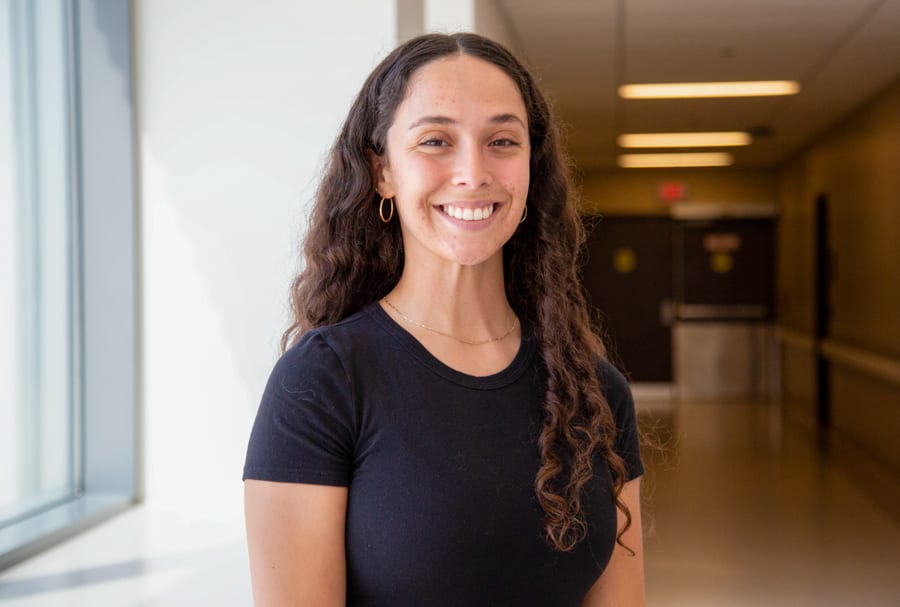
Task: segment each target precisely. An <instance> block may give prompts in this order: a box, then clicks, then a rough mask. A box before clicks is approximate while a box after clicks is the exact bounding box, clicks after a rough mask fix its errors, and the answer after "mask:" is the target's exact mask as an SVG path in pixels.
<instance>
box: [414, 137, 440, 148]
mask: <svg viewBox="0 0 900 607" xmlns="http://www.w3.org/2000/svg"><path fill="white" fill-rule="evenodd" d="M419 145H424V146H428V147H441V146H445V145H447V142H446V141H444V140H443V139H438V138H436V137H434V138H431V139H426V140H425V141H423V142H421V143H420V144H419Z"/></svg>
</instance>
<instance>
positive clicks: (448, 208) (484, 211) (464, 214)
mask: <svg viewBox="0 0 900 607" xmlns="http://www.w3.org/2000/svg"><path fill="white" fill-rule="evenodd" d="M441 208H442V210H443V211H444V213H446V214H447V215H449V216H450V217H453V218H455V219H462V220H463V221H482V220H484V219H487V218H488V217H490V216H491V214H492V213H493V212H494V205H493V204H489V205H488V206H486V207H482V208H479V209H470V208H462V207H455V206H453V205H451V204H446V205H444V206H443V207H441Z"/></svg>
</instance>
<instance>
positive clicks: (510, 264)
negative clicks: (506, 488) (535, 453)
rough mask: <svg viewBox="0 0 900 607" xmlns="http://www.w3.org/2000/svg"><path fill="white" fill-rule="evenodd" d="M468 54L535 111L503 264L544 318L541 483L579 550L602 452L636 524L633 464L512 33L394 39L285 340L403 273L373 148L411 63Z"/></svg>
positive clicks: (545, 118)
mask: <svg viewBox="0 0 900 607" xmlns="http://www.w3.org/2000/svg"><path fill="white" fill-rule="evenodd" d="M459 54H465V55H468V56H472V57H476V58H479V59H483V60H484V61H487V62H490V63H492V64H493V65H495V66H497V67H499V68H500V69H502V70H503V71H504V72H505V73H506V74H507V75H508V76H509V77H510V78H511V79H512V80H513V81H514V82H515V84H516V86H517V87H518V89H519V92H520V93H521V95H522V99H523V101H524V103H525V108H526V111H527V113H528V133H529V138H530V144H531V161H530V183H529V190H528V197H527V201H526V202H527V205H528V209H529V210H528V219H527V220H526V221H525V222H524V223H523V224H521V225H520V226H519V228H518V230H517V231H516V233H515V234H514V235H513V236H512V238H511V239H510V240H509V242H507V243H506V245H505V246H504V249H503V260H504V272H505V274H504V276H505V280H506V294H507V298H508V299H509V303H510V305H511V306H512V307H513V309H514V310H515V312H516V314H518V315H519V318H520V319H521V320H522V322H523V323H527V324H530V325H531V326H532V327H533V330H534V333H535V337H536V338H537V340H538V343H539V344H540V350H541V354H542V356H543V360H544V363H545V365H546V368H547V371H548V381H547V385H546V392H545V394H544V400H543V408H544V413H545V415H544V423H543V426H542V428H541V432H540V436H539V438H538V444H537V448H538V449H539V450H540V456H541V466H540V468H539V470H538V473H537V477H536V478H535V483H534V487H535V494H536V496H537V500H538V502H539V504H540V506H541V508H542V509H543V511H544V514H545V531H546V537H547V540H548V542H549V543H550V544H551V545H552V546H553V547H555V548H556V549H558V550H561V551H568V550H571V549H572V548H573V547H574V546H575V545H576V544H577V543H578V542H579V541H581V540H582V539H583V538H584V536H585V534H586V532H587V521H586V520H585V515H584V511H583V509H582V504H581V499H582V493H583V490H584V487H585V485H586V483H587V482H588V481H589V480H590V479H591V478H592V476H593V467H592V458H593V457H594V456H595V454H597V453H599V454H601V455H602V456H603V459H604V460H605V462H606V464H607V465H608V466H609V469H610V471H611V473H612V478H613V483H614V490H615V500H616V505H617V506H618V507H619V508H620V509H621V510H622V511H623V512H624V513H625V517H626V527H625V528H626V529H627V528H628V526H630V524H631V513H630V512H629V511H628V508H627V507H626V506H625V504H624V503H623V502H622V500H621V498H620V493H621V490H622V486H623V485H624V483H625V466H624V462H623V460H622V458H621V457H619V455H617V454H616V453H615V451H614V450H613V444H614V441H615V434H616V426H615V421H614V419H613V416H612V413H611V411H610V408H609V406H608V404H607V402H606V400H605V399H604V397H603V393H602V391H601V389H600V385H599V382H598V379H597V362H598V358H600V357H603V356H604V355H605V351H604V348H603V345H602V343H601V341H600V339H599V338H598V337H597V336H596V334H595V333H594V332H593V331H592V329H591V323H590V318H589V315H588V312H587V305H586V302H585V298H584V295H583V293H582V289H581V284H580V282H579V279H578V275H577V273H578V267H577V264H578V260H579V254H580V251H581V246H582V244H583V241H584V228H583V226H582V224H581V220H580V218H579V216H578V212H577V209H576V204H575V199H574V195H573V191H572V185H571V179H570V174H569V169H568V165H567V164H566V162H565V160H564V155H563V152H562V147H561V144H560V135H559V130H558V127H557V125H556V122H555V121H554V119H553V118H552V115H551V113H550V108H549V107H548V104H547V102H546V100H545V99H544V96H543V95H542V94H541V92H540V90H539V89H538V87H537V85H536V84H535V82H534V79H533V78H532V76H531V75H530V74H529V73H528V71H527V70H526V69H525V67H524V66H523V65H522V64H521V63H520V62H519V61H518V60H517V59H516V58H515V57H514V56H513V55H512V54H511V53H510V52H509V51H507V50H506V49H505V48H503V47H502V46H501V45H499V44H497V43H496V42H493V41H492V40H489V39H487V38H484V37H483V36H479V35H476V34H470V33H460V34H453V35H444V34H428V35H424V36H420V37H418V38H414V39H412V40H410V41H409V42H406V43H405V44H403V45H401V46H400V47H398V48H397V49H395V50H394V51H393V52H392V53H391V54H390V55H388V56H387V57H386V58H385V59H384V60H383V61H382V62H381V63H380V64H379V65H378V66H377V67H376V68H375V70H374V71H373V72H372V73H371V75H370V76H369V78H368V79H367V80H366V82H365V84H364V85H363V87H362V90H361V91H360V93H359V95H358V96H357V97H356V100H355V101H354V102H353V105H352V107H351V108H350V112H349V114H348V116H347V119H346V121H345V122H344V124H343V127H342V128H341V131H340V133H339V134H338V136H337V139H336V141H335V143H334V146H333V147H332V149H331V153H330V156H329V158H328V161H327V165H326V168H325V173H324V176H323V178H322V181H321V184H320V185H319V189H318V191H317V193H316V199H315V206H314V208H313V212H312V216H311V218H310V226H309V232H308V234H307V237H306V241H305V244H304V249H303V251H304V256H305V261H306V267H305V268H304V269H303V270H302V271H301V272H300V273H299V274H298V275H297V276H296V277H295V278H294V281H293V284H292V286H291V304H292V310H293V315H294V320H293V323H292V324H291V325H290V327H289V328H288V330H287V331H286V332H285V333H284V336H283V338H282V348H283V349H285V348H287V347H288V346H289V345H291V344H293V343H295V342H296V341H297V339H299V337H300V336H301V335H302V334H303V333H304V332H306V331H308V330H309V329H312V328H315V327H320V326H323V325H328V324H332V323H335V322H337V321H339V320H341V319H343V318H345V317H347V316H349V315H350V314H353V313H354V312H356V311H358V310H360V309H361V308H363V307H364V306H366V305H368V304H370V303H372V302H374V301H377V300H378V299H380V298H382V297H383V296H385V295H386V294H387V293H388V292H389V291H390V290H391V289H392V288H393V287H394V286H395V285H396V284H397V282H398V281H399V279H400V274H401V272H402V270H403V259H404V257H403V240H402V237H401V234H400V229H399V227H398V222H396V221H395V222H391V223H388V224H384V223H382V222H381V220H380V219H379V218H378V203H379V201H380V198H379V197H378V196H377V194H376V193H375V181H374V176H373V172H372V167H371V164H370V159H369V154H370V152H374V153H375V154H378V155H381V154H383V153H384V151H385V143H386V139H387V131H388V129H389V127H390V126H391V123H392V122H393V119H394V113H395V111H396V109H397V107H398V105H399V104H400V103H401V101H402V100H403V99H404V97H405V95H406V93H407V84H408V82H409V79H410V77H411V76H412V74H413V73H414V72H415V71H416V70H417V69H419V68H421V67H422V66H424V65H426V64H428V63H430V62H432V61H434V60H436V59H439V58H442V57H448V56H452V55H459ZM623 532H624V529H623V530H622V531H620V533H619V536H618V541H619V543H621V533H623Z"/></svg>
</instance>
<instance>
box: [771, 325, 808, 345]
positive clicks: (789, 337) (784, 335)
mask: <svg viewBox="0 0 900 607" xmlns="http://www.w3.org/2000/svg"><path fill="white" fill-rule="evenodd" d="M775 339H777V340H778V341H780V342H781V343H782V344H784V345H786V346H791V347H793V348H797V349H799V350H806V351H807V352H813V351H815V349H816V340H815V339H813V337H812V335H810V334H809V333H804V332H803V331H798V330H797V329H791V328H789V327H785V326H783V325H778V326H776V327H775Z"/></svg>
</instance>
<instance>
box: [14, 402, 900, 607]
mask: <svg viewBox="0 0 900 607" xmlns="http://www.w3.org/2000/svg"><path fill="white" fill-rule="evenodd" d="M640 409H641V421H642V426H643V427H644V428H645V430H646V431H647V432H648V434H649V439H650V441H651V442H655V443H656V445H657V447H656V448H653V447H650V448H648V450H647V452H646V454H645V458H646V459H647V464H648V473H647V476H646V477H645V480H644V488H645V502H646V504H645V529H646V542H645V552H646V571H647V594H648V604H650V605H654V606H661V607H662V606H665V607H668V606H691V607H703V606H716V607H724V606H750V605H752V606H762V605H764V606H779V605H784V606H789V605H790V606H805V605H810V606H812V605H815V606H828V605H854V606H862V607H868V606H881V605H884V606H893V605H900V525H898V524H897V523H896V521H895V520H892V519H891V518H890V517H889V516H888V515H887V513H886V512H884V511H882V510H880V509H879V507H878V506H877V505H876V504H875V503H873V502H871V501H870V500H869V499H868V498H866V497H864V495H863V493H862V492H860V490H859V489H858V487H857V486H856V485H854V484H853V482H851V480H850V479H849V478H848V477H847V476H845V474H844V473H843V472H842V471H841V470H840V469H839V468H837V467H836V466H835V465H834V464H833V463H831V462H830V461H829V459H828V458H827V457H825V456H823V455H821V454H820V452H819V451H818V450H817V449H816V448H815V445H814V444H813V442H812V441H810V439H809V437H808V436H807V435H806V434H804V433H803V432H801V431H800V430H798V429H797V428H796V427H794V426H793V425H792V424H790V423H785V422H783V420H782V417H781V414H780V411H779V409H778V407H777V406H775V405H770V404H762V403H755V404H754V403H726V402H713V403H675V404H672V403H655V404H651V403H640ZM236 501H237V500H236ZM250 602H251V599H250V585H249V577H248V574H247V557H246V553H245V548H244V543H243V524H242V520H241V514H240V509H239V507H229V506H226V505H223V507H222V508H220V509H216V511H215V512H213V511H210V510H209V509H204V511H202V512H200V511H191V510H190V508H188V507H184V508H179V509H175V510H172V509H163V508H158V507H153V506H152V505H150V506H142V507H140V508H135V509H133V510H131V511H129V512H127V513H125V514H123V515H120V516H118V517H116V518H115V519H113V520H111V521H109V522H107V523H105V524H103V525H101V526H100V527H97V528H95V529H93V530H91V531H89V532H87V533H85V534H83V535H81V536H79V537H77V538H75V539H73V540H70V541H69V542H67V543H65V544H63V545H61V546H59V547H57V548H55V549H53V550H50V551H48V552H46V553H44V554H42V555H40V556H38V557H36V558H33V559H31V560H29V561H26V562H24V563H22V564H20V565H18V566H17V567H14V568H12V569H9V570H7V571H6V572H4V573H3V574H2V575H0V604H2V605H4V607H6V606H9V607H13V606H15V607H36V606H41V607H44V606H47V607H52V606H91V607H102V606H107V605H109V606H116V607H120V606H121V607H138V606H140V607H151V606H152V607H157V606H159V607H162V606H181V605H185V606H187V605H192V606H193V605H217V606H227V605H249V604H250Z"/></svg>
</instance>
